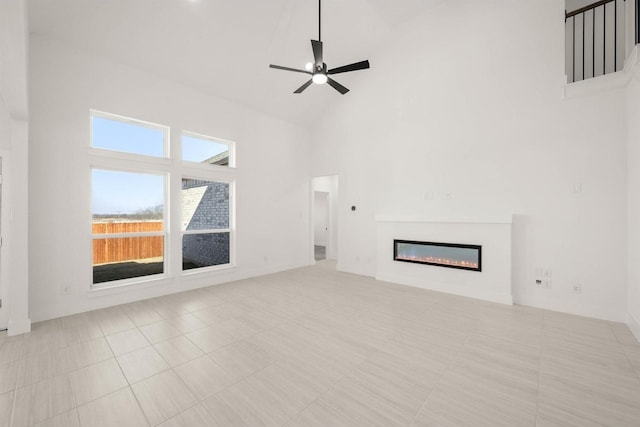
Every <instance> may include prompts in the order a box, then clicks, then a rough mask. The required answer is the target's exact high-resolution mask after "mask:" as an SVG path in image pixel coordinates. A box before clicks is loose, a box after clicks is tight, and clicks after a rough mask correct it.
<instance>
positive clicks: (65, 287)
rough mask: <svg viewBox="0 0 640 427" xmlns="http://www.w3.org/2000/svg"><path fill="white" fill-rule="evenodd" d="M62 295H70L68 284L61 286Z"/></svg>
mask: <svg viewBox="0 0 640 427" xmlns="http://www.w3.org/2000/svg"><path fill="white" fill-rule="evenodd" d="M61 291H62V295H69V294H70V293H71V286H70V285H69V284H68V283H65V284H63V285H62V288H61Z"/></svg>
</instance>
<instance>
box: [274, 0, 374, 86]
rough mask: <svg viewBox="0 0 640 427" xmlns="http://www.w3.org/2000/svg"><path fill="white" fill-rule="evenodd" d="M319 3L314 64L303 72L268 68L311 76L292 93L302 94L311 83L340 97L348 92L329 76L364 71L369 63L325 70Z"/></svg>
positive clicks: (294, 69) (313, 43)
mask: <svg viewBox="0 0 640 427" xmlns="http://www.w3.org/2000/svg"><path fill="white" fill-rule="evenodd" d="M321 3H322V0H318V40H311V48H312V49H313V58H314V61H315V62H314V63H308V64H307V66H306V67H305V68H306V69H305V70H300V69H297V68H290V67H282V66H280V65H273V64H270V65H269V67H270V68H275V69H278V70H285V71H294V72H296V73H304V74H309V75H310V76H311V79H309V81H308V82H306V83H305V84H303V85H302V86H300V87H299V88H298V89H296V90H295V91H294V92H293V93H302V91H304V90H305V89H306V88H308V87H309V86H310V85H311V83H315V84H319V85H321V84H324V83H328V84H329V86H331V87H332V88H334V89H335V90H337V91H338V92H340V93H341V94H342V95H344V94H345V93H347V92H349V89H347V88H346V87H344V86H342V85H341V84H340V83H338V82H337V81H335V80H333V79H332V78H331V77H329V76H330V75H333V74H339V73H346V72H349V71H356V70H365V69H367V68H369V61H368V60H367V61H360V62H355V63H353V64H349V65H343V66H342V67H337V68H332V69H330V70H327V64H325V63H324V62H323V61H322V32H321V31H322V30H321V24H322V15H321V12H322V4H321Z"/></svg>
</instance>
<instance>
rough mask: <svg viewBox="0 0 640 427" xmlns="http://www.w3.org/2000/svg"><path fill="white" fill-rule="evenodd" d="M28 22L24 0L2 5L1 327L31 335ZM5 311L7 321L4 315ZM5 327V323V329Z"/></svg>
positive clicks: (0, 66) (0, 37)
mask: <svg viewBox="0 0 640 427" xmlns="http://www.w3.org/2000/svg"><path fill="white" fill-rule="evenodd" d="M28 39H29V37H28V34H27V22H26V4H25V1H24V0H6V1H3V2H0V104H2V107H1V108H0V149H1V151H0V152H1V153H2V156H3V188H2V190H3V204H4V206H3V209H4V212H3V217H2V220H3V224H2V226H3V231H2V234H3V247H2V273H1V274H2V275H1V276H0V279H1V280H2V281H3V283H2V285H1V289H0V290H1V292H2V294H1V295H0V296H1V297H2V298H3V300H4V307H3V309H2V313H1V314H0V323H1V326H2V327H4V326H6V327H7V329H8V334H9V335H17V334H21V333H25V332H29V331H30V330H31V320H30V319H29V300H28V295H29V271H28V264H29V258H28V233H29V232H28V222H27V216H28V208H29V204H28V195H27V192H26V187H27V180H28V169H29V165H28V151H29V148H28V145H29V141H28V118H29V108H28V102H27V67H28V61H27V45H28ZM7 311H8V316H7ZM5 322H6V324H5Z"/></svg>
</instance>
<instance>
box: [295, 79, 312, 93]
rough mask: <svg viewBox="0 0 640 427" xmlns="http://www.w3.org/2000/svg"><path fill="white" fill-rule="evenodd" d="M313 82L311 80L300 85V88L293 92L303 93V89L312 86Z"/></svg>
mask: <svg viewBox="0 0 640 427" xmlns="http://www.w3.org/2000/svg"><path fill="white" fill-rule="evenodd" d="M311 83H313V80H309V81H308V82H306V83H305V84H303V85H302V86H300V87H299V88H298V89H296V90H295V91H294V92H293V93H302V91H303V90H305V89H306V88H308V87H309V86H311Z"/></svg>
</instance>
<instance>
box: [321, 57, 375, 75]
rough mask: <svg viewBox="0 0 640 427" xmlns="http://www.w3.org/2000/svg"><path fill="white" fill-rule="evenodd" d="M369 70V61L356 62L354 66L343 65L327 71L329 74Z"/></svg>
mask: <svg viewBox="0 0 640 427" xmlns="http://www.w3.org/2000/svg"><path fill="white" fill-rule="evenodd" d="M367 68H369V60H366V61H360V62H355V63H353V64H349V65H343V66H342V67H338V68H333V69H331V70H329V71H327V74H339V73H347V72H349V71H357V70H366V69H367Z"/></svg>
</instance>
